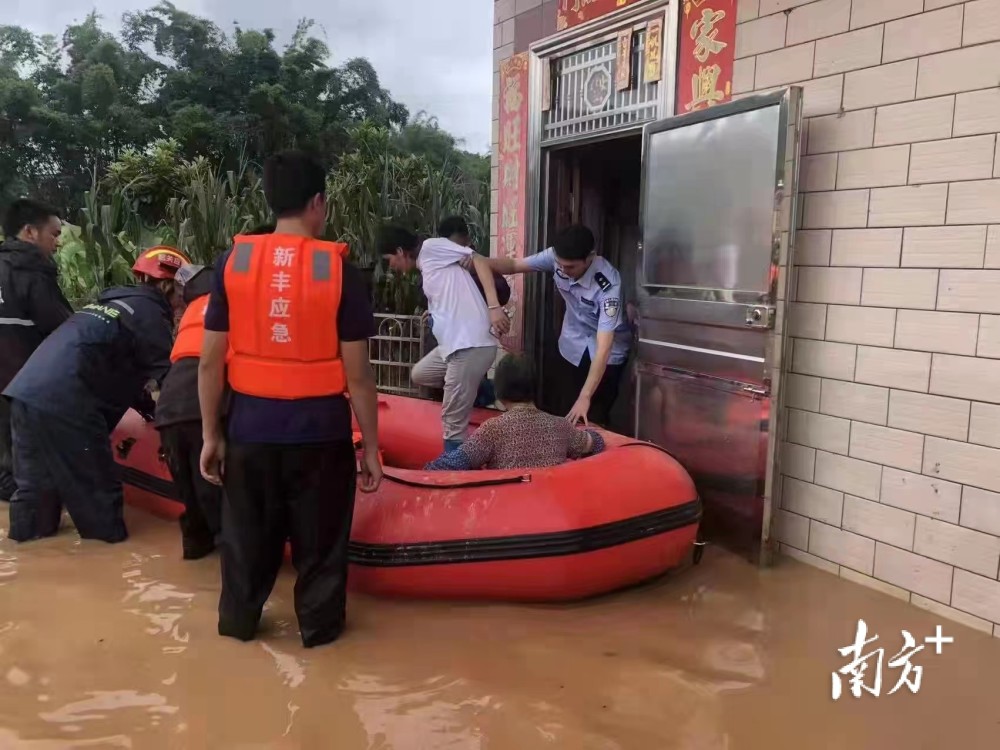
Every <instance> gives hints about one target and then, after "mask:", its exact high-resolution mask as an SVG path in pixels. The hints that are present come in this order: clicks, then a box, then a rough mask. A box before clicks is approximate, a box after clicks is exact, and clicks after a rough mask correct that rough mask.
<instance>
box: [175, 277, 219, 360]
mask: <svg viewBox="0 0 1000 750" xmlns="http://www.w3.org/2000/svg"><path fill="white" fill-rule="evenodd" d="M208 299H209V296H208V295H207V294H206V295H205V296H203V297H199V298H198V299H196V300H195V301H194V302H192V303H191V304H190V305H188V306H187V310H185V311H184V315H183V316H182V317H181V324H180V326H179V327H178V329H177V339H176V340H175V341H174V348H173V349H172V350H171V352H170V361H171V362H176V361H177V360H179V359H184V358H186V357H200V356H201V344H202V341H204V339H205V311H206V310H207V309H208Z"/></svg>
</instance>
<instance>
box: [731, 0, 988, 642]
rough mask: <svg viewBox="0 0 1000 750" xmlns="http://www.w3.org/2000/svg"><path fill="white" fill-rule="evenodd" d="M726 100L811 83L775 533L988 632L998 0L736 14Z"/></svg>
mask: <svg viewBox="0 0 1000 750" xmlns="http://www.w3.org/2000/svg"><path fill="white" fill-rule="evenodd" d="M739 12H740V17H739V21H740V24H739V26H738V30H737V46H736V57H737V61H736V76H735V78H736V93H737V94H746V93H748V92H751V91H763V90H768V89H770V88H773V87H777V86H784V85H788V84H800V85H802V86H803V87H804V91H805V97H804V109H805V114H806V118H807V123H806V129H807V132H806V134H805V137H804V143H805V146H804V149H803V160H802V174H801V190H802V192H803V196H802V197H803V201H802V214H801V218H800V226H801V231H800V232H799V234H798V243H797V244H798V247H797V251H796V252H797V264H798V269H797V273H796V276H797V279H796V284H797V287H796V296H795V299H796V302H795V303H794V306H793V309H792V311H791V313H790V315H789V330H790V332H791V333H792V335H793V336H795V339H794V342H793V355H792V360H791V367H790V371H791V374H790V375H789V376H788V378H787V380H786V385H787V387H788V391H787V398H788V406H789V407H790V408H789V411H788V415H787V419H788V422H787V430H786V433H785V436H786V439H787V442H786V443H785V444H784V448H783V452H782V465H783V469H782V472H783V474H784V479H783V491H782V499H781V506H782V507H781V509H780V510H778V511H776V512H777V518H776V525H775V532H776V535H777V537H778V538H779V540H780V542H781V546H782V549H783V550H784V551H785V552H786V553H787V554H789V555H791V556H793V557H796V558H798V559H800V560H803V561H805V562H808V563H811V564H813V565H815V566H817V567H820V568H822V569H824V570H828V571H829V572H831V573H834V574H837V575H840V576H841V577H843V578H845V579H849V580H851V581H856V582H858V583H862V584H864V585H867V586H871V587H873V588H876V589H879V590H881V591H884V592H886V593H888V594H891V595H893V596H897V597H899V598H901V599H905V600H909V601H911V602H913V603H914V604H916V605H917V606H919V607H923V608H925V609H929V610H931V611H933V612H936V613H938V614H940V615H941V616H944V617H951V618H953V619H955V620H958V621H960V622H964V623H966V624H968V625H971V626H972V627H975V628H979V629H981V630H983V631H986V632H990V631H993V632H995V634H996V635H1000V581H998V572H1000V150H998V148H997V132H998V131H1000V88H997V86H998V84H1000V0H975V1H974V2H956V1H955V0H853V2H852V0H741V2H740V6H739Z"/></svg>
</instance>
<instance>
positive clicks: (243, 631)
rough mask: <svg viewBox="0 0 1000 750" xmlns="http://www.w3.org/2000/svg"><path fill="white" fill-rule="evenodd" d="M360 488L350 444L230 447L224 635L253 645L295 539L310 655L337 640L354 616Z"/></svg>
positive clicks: (298, 595) (298, 598)
mask: <svg viewBox="0 0 1000 750" xmlns="http://www.w3.org/2000/svg"><path fill="white" fill-rule="evenodd" d="M356 481H357V463H356V459H355V454H354V446H353V445H352V444H351V443H350V441H342V442H335V443H318V444H313V445H251V444H239V443H237V444H231V445H229V446H228V451H227V453H226V463H225V474H224V484H225V489H226V492H225V495H224V498H223V501H222V596H221V597H220V599H219V635H225V636H230V637H233V638H238V639H240V640H244V641H246V640H251V639H252V638H253V637H254V635H255V634H256V631H257V625H258V623H259V622H260V617H261V612H262V611H263V608H264V604H265V602H266V601H267V598H268V597H269V596H270V595H271V590H272V589H273V588H274V582H275V579H276V578H277V576H278V570H279V569H280V568H281V561H282V556H283V552H284V547H285V540H286V539H290V540H291V545H292V564H293V565H294V566H295V570H296V572H297V573H298V578H297V579H296V581H295V614H296V615H297V617H298V621H299V630H300V632H301V634H302V643H303V645H304V646H306V648H311V647H313V646H321V645H323V644H325V643H330V642H332V641H334V640H336V639H337V637H338V636H339V635H340V634H341V632H342V631H343V629H344V621H345V614H346V607H347V547H348V542H349V539H350V534H351V520H352V518H353V515H354V491H355V485H356Z"/></svg>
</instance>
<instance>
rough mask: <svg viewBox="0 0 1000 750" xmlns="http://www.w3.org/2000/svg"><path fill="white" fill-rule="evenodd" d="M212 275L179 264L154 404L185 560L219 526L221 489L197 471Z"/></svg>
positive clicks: (205, 548)
mask: <svg viewBox="0 0 1000 750" xmlns="http://www.w3.org/2000/svg"><path fill="white" fill-rule="evenodd" d="M212 276H213V273H212V269H211V267H207V268H206V267H205V266H195V265H191V266H184V267H183V268H182V269H181V270H179V271H178V272H177V275H176V276H175V277H174V280H175V281H176V282H177V284H178V286H180V287H181V289H182V294H183V300H184V303H185V304H186V306H187V307H186V308H185V310H184V316H183V317H182V318H181V322H180V326H179V328H178V330H177V338H176V340H175V341H174V348H173V350H172V351H171V352H170V362H171V366H170V372H168V373H167V376H166V378H164V380H163V387H162V388H161V389H160V395H159V398H158V399H157V402H156V422H155V423H156V429H158V430H159V431H160V444H161V445H162V446H163V453H164V455H165V456H166V459H167V466H169V467H170V474H171V476H172V477H173V479H174V487H175V488H176V490H177V495H178V497H179V498H180V500H181V501H182V502H183V503H184V515H182V516H181V518H180V525H181V544H182V549H183V555H184V559H185V560H200V559H201V558H203V557H207V556H208V555H209V554H211V553H212V552H213V551H214V550H215V545H216V539H217V537H218V534H219V531H220V529H221V528H222V490H221V489H220V488H219V487H217V486H216V485H214V484H212V483H211V482H209V481H207V480H206V479H205V478H204V477H203V476H202V475H201V470H200V468H199V461H200V459H201V448H202V442H201V409H200V408H199V406H198V360H199V358H200V357H201V344H202V339H203V338H204V335H205V310H206V309H207V308H208V299H209V298H208V295H209V292H211V291H212Z"/></svg>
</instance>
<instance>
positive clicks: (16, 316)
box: [0, 199, 73, 502]
mask: <svg viewBox="0 0 1000 750" xmlns="http://www.w3.org/2000/svg"><path fill="white" fill-rule="evenodd" d="M61 232H62V221H61V220H60V219H59V213H58V211H56V210H55V209H54V208H52V207H51V206H47V205H45V204H44V203H39V202H37V201H33V200H27V199H25V200H18V201H14V203H13V204H11V206H10V208H9V209H8V210H7V215H6V216H5V217H4V224H3V233H4V235H5V236H6V237H7V240H6V241H5V242H4V243H3V244H2V245H0V391H2V390H3V389H4V388H6V387H7V385H8V384H9V383H10V381H11V380H13V379H14V376H15V375H16V374H17V371H18V370H20V369H21V367H22V366H23V365H24V363H25V362H27V361H28V357H30V356H31V353H32V352H34V351H35V349H37V348H38V345H39V344H41V343H42V341H44V340H45V337H46V336H48V335H49V334H50V333H52V332H53V331H54V330H55V329H56V328H58V327H59V326H60V325H61V324H62V323H63V322H64V321H65V320H66V319H67V318H68V317H69V316H70V315H72V314H73V308H72V307H70V305H69V302H67V301H66V298H65V297H64V296H63V293H62V291H61V290H60V289H59V280H58V277H57V268H56V264H55V260H54V258H55V253H56V248H57V247H58V243H59V235H60V233H61ZM13 466H14V464H13V454H12V452H11V437H10V404H9V402H8V401H7V399H5V398H0V500H3V501H4V502H6V501H9V500H10V496H11V495H13V494H14V475H13Z"/></svg>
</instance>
